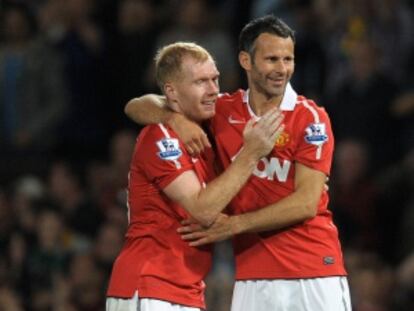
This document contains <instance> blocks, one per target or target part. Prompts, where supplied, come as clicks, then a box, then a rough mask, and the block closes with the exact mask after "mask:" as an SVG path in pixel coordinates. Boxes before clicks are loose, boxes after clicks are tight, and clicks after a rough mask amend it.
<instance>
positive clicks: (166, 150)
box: [134, 125, 193, 189]
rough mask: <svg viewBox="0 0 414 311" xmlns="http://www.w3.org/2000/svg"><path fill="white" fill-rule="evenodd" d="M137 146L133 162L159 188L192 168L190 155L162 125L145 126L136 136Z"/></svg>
mask: <svg viewBox="0 0 414 311" xmlns="http://www.w3.org/2000/svg"><path fill="white" fill-rule="evenodd" d="M138 148H139V150H140V152H137V154H136V157H135V159H134V162H135V164H136V165H137V166H138V167H139V168H140V169H141V170H142V171H143V172H144V174H145V176H146V177H147V178H148V180H150V181H151V182H153V183H154V184H156V185H158V186H159V187H160V188H161V189H163V188H165V187H166V186H168V185H169V184H170V183H171V182H172V181H173V180H174V179H176V178H177V177H178V176H179V175H181V174H182V173H183V172H185V171H187V170H191V169H193V163H192V161H191V157H190V156H189V154H188V153H187V151H186V150H185V149H184V148H183V145H182V143H181V141H180V140H179V139H178V138H177V137H176V136H175V134H174V133H173V132H171V131H170V130H168V129H167V128H166V127H164V126H163V125H151V126H148V127H146V128H145V129H144V130H143V132H142V133H141V135H140V136H139V137H138Z"/></svg>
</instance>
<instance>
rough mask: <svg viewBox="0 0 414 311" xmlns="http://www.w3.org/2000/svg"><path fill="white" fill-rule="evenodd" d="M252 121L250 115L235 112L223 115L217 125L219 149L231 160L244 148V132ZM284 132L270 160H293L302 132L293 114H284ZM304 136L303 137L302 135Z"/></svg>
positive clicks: (270, 155)
mask: <svg viewBox="0 0 414 311" xmlns="http://www.w3.org/2000/svg"><path fill="white" fill-rule="evenodd" d="M250 119H251V116H250V115H249V114H248V113H244V112H239V113H237V112H235V113H234V112H233V113H228V114H223V115H221V116H220V120H219V121H218V122H217V124H216V131H215V132H216V141H217V144H218V145H219V147H220V148H221V149H222V150H223V151H225V152H226V154H227V155H228V156H229V157H230V158H231V157H234V156H235V155H237V153H238V152H240V149H241V147H242V146H243V131H244V128H245V126H246V124H247V122H248V121H249V120H250ZM283 123H284V125H285V128H284V130H283V131H282V133H280V135H279V136H278V138H277V139H276V141H275V145H274V148H273V150H272V152H271V153H270V154H269V158H277V159H281V160H284V159H291V158H293V156H294V153H295V150H296V148H297V145H298V143H299V142H298V137H301V135H298V134H300V133H298V132H299V131H300V130H299V128H298V126H297V120H295V117H294V115H293V114H292V113H291V112H284V120H283ZM302 136H303V135H302Z"/></svg>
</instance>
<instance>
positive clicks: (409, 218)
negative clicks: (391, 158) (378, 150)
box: [376, 146, 414, 263]
mask: <svg viewBox="0 0 414 311" xmlns="http://www.w3.org/2000/svg"><path fill="white" fill-rule="evenodd" d="M376 182H377V185H378V188H379V190H380V192H379V200H378V202H377V206H376V209H377V211H378V215H379V217H380V223H379V226H378V227H379V228H381V230H377V231H378V234H379V235H380V237H381V241H382V246H383V247H382V248H381V250H380V251H381V252H380V254H381V255H382V257H383V258H385V259H386V260H388V261H390V262H393V263H397V262H400V261H401V260H402V259H403V258H404V257H405V256H407V255H409V254H410V253H411V252H413V251H414V240H413V239H412V237H413V236H414V235H413V234H414V205H413V204H414V147H413V146H412V147H411V151H410V152H409V153H407V155H406V156H405V157H404V158H403V159H402V161H399V162H397V163H396V164H394V165H393V166H391V167H389V168H388V169H387V170H385V171H384V172H382V173H381V174H380V175H379V176H378V177H377V181H376Z"/></svg>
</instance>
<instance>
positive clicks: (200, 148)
mask: <svg viewBox="0 0 414 311" xmlns="http://www.w3.org/2000/svg"><path fill="white" fill-rule="evenodd" d="M203 136H204V135H203ZM193 143H194V146H196V148H195V150H196V152H197V153H198V154H200V153H201V152H203V150H204V144H203V141H202V138H201V137H200V138H195V139H194V140H193Z"/></svg>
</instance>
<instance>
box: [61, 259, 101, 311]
mask: <svg viewBox="0 0 414 311" xmlns="http://www.w3.org/2000/svg"><path fill="white" fill-rule="evenodd" d="M104 276H105V274H104V271H102V270H101V269H100V268H99V267H98V266H97V265H96V263H95V260H94V258H93V256H92V255H91V254H89V253H86V254H77V255H76V256H75V257H74V258H73V259H72V261H71V264H70V267H69V275H68V281H69V285H70V288H71V301H72V303H73V305H74V306H75V310H82V311H101V310H103V306H104V300H105V299H104V298H105V289H106V288H105V286H106V283H105V280H104Z"/></svg>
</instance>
